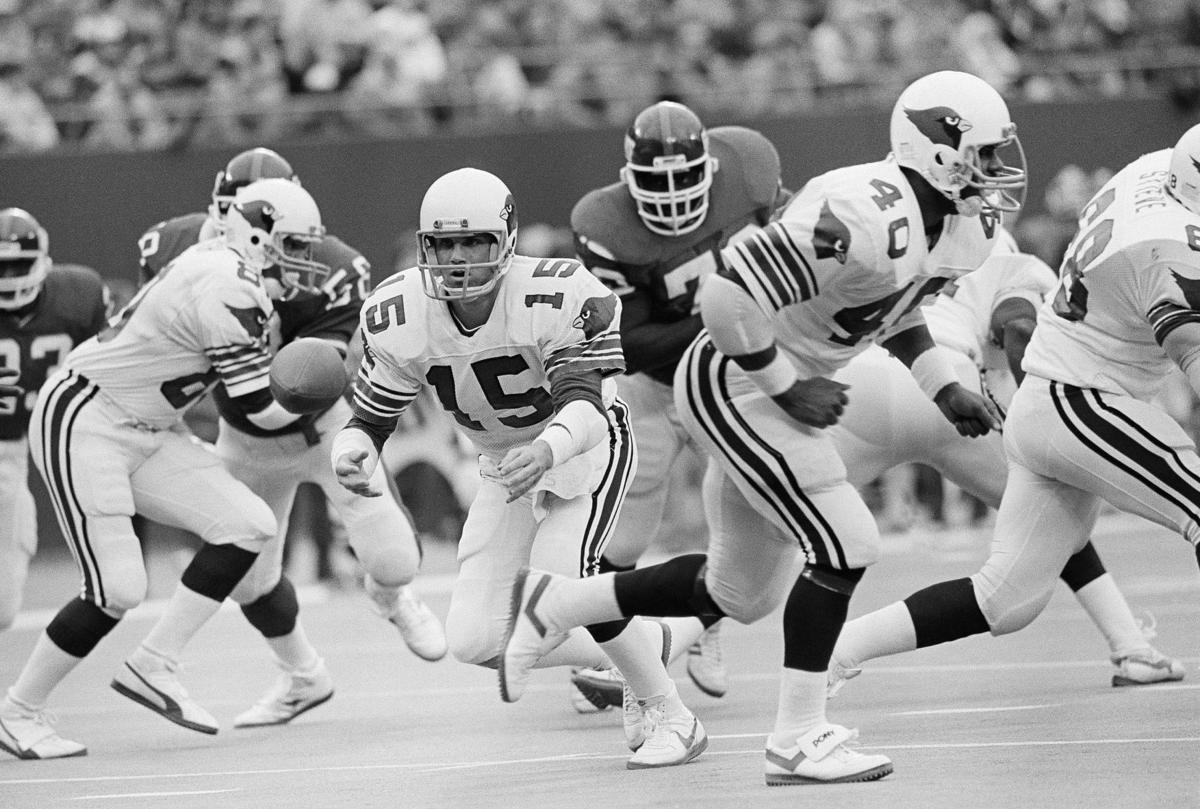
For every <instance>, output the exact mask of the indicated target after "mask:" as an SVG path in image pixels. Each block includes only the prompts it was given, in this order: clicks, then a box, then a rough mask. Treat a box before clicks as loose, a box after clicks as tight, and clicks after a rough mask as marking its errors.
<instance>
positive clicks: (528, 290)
mask: <svg viewBox="0 0 1200 809" xmlns="http://www.w3.org/2000/svg"><path fill="white" fill-rule="evenodd" d="M516 238H517V209H516V206H515V204H514V202H513V197H512V194H511V193H510V192H509V189H508V187H507V186H506V185H505V184H504V182H503V181H501V180H500V178H498V177H496V176H495V175H493V174H490V173H488V172H485V171H480V170H479V169H474V168H461V169H457V170H455V171H451V172H450V173H448V174H445V175H443V176H442V177H440V178H438V179H437V180H436V181H434V183H433V184H432V185H430V187H429V189H428V190H427V191H426V193H425V197H424V199H423V200H422V203H421V212H420V230H419V231H418V233H417V240H418V250H419V259H418V264H417V268H416V269H408V270H406V271H403V272H401V273H398V274H397V275H394V276H392V277H391V278H390V279H388V280H387V281H385V282H384V283H382V284H380V285H379V287H378V288H376V290H375V291H374V292H373V293H372V294H371V296H370V297H369V298H368V299H367V302H366V305H365V307H364V308H363V314H362V324H361V333H362V335H363V339H364V353H363V361H362V365H361V369H360V371H359V375H358V381H357V383H356V385H355V391H354V418H353V419H352V420H351V421H350V422H349V423H348V424H347V425H346V427H345V429H343V430H342V431H341V432H340V433H339V434H338V436H337V438H336V439H335V440H334V450H333V458H332V460H333V464H334V467H335V469H336V471H337V475H338V479H339V480H340V481H341V482H342V485H344V486H346V487H347V488H348V489H350V490H351V491H354V492H357V493H359V494H362V495H364V496H378V495H379V494H380V493H381V492H380V488H379V485H378V483H372V482H371V480H370V478H371V475H372V474H374V472H375V470H376V467H377V464H378V460H379V450H380V448H381V447H382V446H383V442H384V440H385V439H386V438H387V437H388V436H389V435H390V434H391V432H392V430H393V428H394V427H395V423H396V419H397V417H398V416H399V414H400V413H401V412H402V411H403V410H404V409H405V407H407V406H408V404H409V403H410V402H412V400H413V399H414V397H415V396H416V395H417V393H418V392H419V391H420V390H421V389H422V388H423V387H426V386H428V387H431V388H433V391H434V393H435V394H436V395H437V398H438V400H439V401H440V402H441V405H442V408H443V409H445V410H446V412H447V413H448V414H450V415H451V416H453V418H454V419H455V421H456V422H457V423H458V426H459V429H460V430H461V431H462V432H463V433H464V434H465V435H466V436H467V437H468V438H469V439H470V440H471V442H472V443H473V444H474V445H475V448H476V450H477V451H478V453H479V469H480V474H481V476H482V481H481V483H480V487H479V491H478V493H477V494H476V496H475V499H474V501H473V502H472V504H471V507H470V509H469V512H468V516H467V520H466V524H465V525H464V527H463V532H462V537H461V539H460V540H459V543H458V562H459V573H458V577H457V579H456V581H455V585H454V591H453V594H452V596H451V601H450V612H449V615H448V617H447V619H446V631H447V635H448V637H449V642H450V649H451V651H452V652H453V654H454V656H455V657H456V658H457V659H459V660H461V661H463V662H465V663H473V664H476V665H482V666H489V667H495V666H496V665H497V663H498V660H499V653H500V650H501V648H502V646H503V632H504V627H505V625H506V624H507V623H508V613H509V608H510V602H509V594H510V592H511V590H512V585H513V580H514V578H515V577H516V575H517V570H518V569H519V568H520V567H521V566H522V565H525V564H528V563H529V562H530V561H531V560H532V561H534V562H535V563H537V564H539V565H542V566H545V567H547V568H549V569H551V570H556V571H559V572H560V573H562V574H564V575H565V576H571V577H579V576H588V575H591V574H594V573H596V572H597V571H598V569H599V564H600V557H601V554H602V553H603V552H604V545H605V543H606V542H607V541H608V539H609V537H610V536H611V534H612V530H613V525H614V523H615V522H616V519H617V514H618V512H619V511H620V509H621V501H622V500H623V498H624V495H625V491H626V489H627V488H628V486H629V481H630V479H631V477H632V475H633V472H634V467H635V465H636V462H637V459H636V449H635V444H634V442H633V437H632V435H631V434H630V431H629V418H628V409H627V408H626V406H625V403H624V402H622V401H621V399H620V398H619V397H617V396H616V385H615V382H614V380H613V379H612V377H613V376H614V375H616V374H619V373H620V372H621V371H622V370H624V367H625V363H624V359H623V357H622V354H621V338H620V334H619V332H618V326H619V322H620V314H621V303H620V300H619V299H618V298H617V296H616V295H614V294H613V293H612V292H610V291H609V290H608V289H607V288H605V286H604V285H603V284H601V283H600V282H599V281H598V280H597V279H596V278H594V277H593V276H592V275H591V274H589V273H588V272H587V271H585V270H584V269H583V268H582V267H581V266H580V264H579V262H578V261H575V260H573V259H555V258H547V259H538V258H531V257H526V256H520V255H516V254H515V252H514V251H515V245H516ZM589 633H590V634H589ZM593 638H594V640H593ZM597 642H598V643H599V644H600V645H601V646H603V648H604V651H605V652H607V653H608V655H609V656H610V657H611V658H612V659H613V660H614V661H616V662H617V663H618V665H619V666H620V669H621V671H622V672H623V673H624V674H625V676H626V678H627V679H628V681H629V684H630V688H631V690H632V691H633V693H634V694H635V695H636V697H637V698H638V699H639V700H640V706H639V707H640V709H641V710H640V713H639V717H638V719H639V721H638V722H637V724H636V727H634V726H632V725H631V727H630V728H629V729H628V731H629V734H630V735H629V738H628V739H627V741H628V742H629V745H630V747H631V748H632V749H634V750H635V753H634V755H633V757H632V758H631V759H630V760H629V766H630V767H631V768H641V767H665V766H671V765H676V764H683V763H686V762H687V761H690V760H692V759H693V758H695V757H696V756H698V755H699V754H700V753H701V752H702V751H703V750H704V749H705V747H706V746H707V744H708V739H707V736H706V735H705V733H704V728H703V726H702V725H701V724H700V722H699V720H697V719H696V717H695V716H694V715H693V714H692V712H691V711H689V710H688V709H687V708H686V707H685V706H684V705H683V703H682V701H681V700H680V698H679V694H678V692H677V691H676V689H675V684H674V683H673V682H672V681H671V678H670V677H669V676H668V675H667V671H666V668H665V664H664V659H663V658H665V657H666V654H664V653H665V652H668V651H669V642H670V636H669V634H668V633H667V632H666V631H664V630H663V629H662V628H661V627H660V625H657V624H653V623H644V622H641V621H638V620H635V621H624V620H616V621H610V622H606V623H603V624H597V625H595V626H589V627H588V632H576V633H575V634H574V635H573V636H572V637H571V638H570V639H567V640H566V641H565V642H564V643H563V644H562V645H561V646H560V647H559V648H558V649H556V650H554V651H553V652H550V653H549V654H547V656H546V657H545V659H543V660H542V661H541V665H544V666H554V665H586V666H594V665H596V661H597V659H598V658H601V657H602V656H603V654H602V652H601V651H600V649H599V647H598V646H597ZM521 690H522V689H521V688H520V687H513V688H510V689H508V690H504V689H502V690H501V695H502V696H503V697H504V699H505V700H506V701H510V702H511V701H515V700H516V699H518V698H519V697H520V695H521Z"/></svg>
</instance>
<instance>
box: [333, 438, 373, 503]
mask: <svg viewBox="0 0 1200 809" xmlns="http://www.w3.org/2000/svg"><path fill="white" fill-rule="evenodd" d="M365 460H367V451H366V450H363V449H356V450H351V451H349V452H343V453H342V454H341V455H339V456H338V457H337V462H336V463H335V464H334V465H333V471H334V473H335V474H337V479H338V483H340V484H342V485H343V486H345V487H346V488H347V489H349V490H350V491H352V492H354V493H355V494H357V495H360V496H362V497H381V496H382V495H383V492H381V491H379V490H378V489H375V488H372V487H371V479H370V477H368V476H367V473H366V471H365V470H364V469H363V461H365Z"/></svg>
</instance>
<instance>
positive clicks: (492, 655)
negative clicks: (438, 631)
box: [446, 611, 501, 666]
mask: <svg viewBox="0 0 1200 809" xmlns="http://www.w3.org/2000/svg"><path fill="white" fill-rule="evenodd" d="M487 625H489V622H488V621H469V620H462V619H461V618H458V617H456V616H455V614H454V612H453V611H451V612H450V614H449V615H447V616H446V644H447V646H449V647H450V654H451V655H452V656H453V657H454V659H455V660H457V661H458V662H460V663H466V664H468V665H472V666H487V665H488V662H489V661H491V662H492V663H495V661H496V659H497V657H498V654H499V651H500V642H501V639H500V638H499V637H491V636H490V635H489V634H488V633H487V632H485V631H483V627H486V626H487Z"/></svg>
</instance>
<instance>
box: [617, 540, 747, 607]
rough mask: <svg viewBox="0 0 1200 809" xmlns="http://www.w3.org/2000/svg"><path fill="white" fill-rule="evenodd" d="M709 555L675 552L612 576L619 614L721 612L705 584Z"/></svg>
mask: <svg viewBox="0 0 1200 809" xmlns="http://www.w3.org/2000/svg"><path fill="white" fill-rule="evenodd" d="M707 562H708V557H707V556H705V555H704V554H702V553H692V554H687V555H685V556H676V557H675V558H674V559H668V560H667V561H665V562H663V563H662V564H658V565H651V566H650V567H639V568H638V569H637V570H630V571H628V572H626V573H618V574H617V575H616V576H615V577H614V578H613V591H614V593H615V595H616V597H617V605H618V606H619V607H620V608H621V614H622V615H659V616H662V615H666V616H677V615H696V616H700V615H715V616H721V615H724V613H723V612H721V608H720V607H718V606H717V605H716V604H715V603H714V602H713V600H712V599H711V598H709V595H708V589H707V588H706V587H705V586H704V570H705V566H706V564H707Z"/></svg>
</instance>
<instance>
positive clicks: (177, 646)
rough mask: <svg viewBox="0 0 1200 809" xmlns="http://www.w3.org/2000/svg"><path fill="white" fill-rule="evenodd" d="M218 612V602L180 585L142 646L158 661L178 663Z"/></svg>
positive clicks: (219, 606) (219, 603)
mask: <svg viewBox="0 0 1200 809" xmlns="http://www.w3.org/2000/svg"><path fill="white" fill-rule="evenodd" d="M220 608H221V602H219V601H213V600H212V599H211V598H209V597H208V596H202V595H200V594H199V593H197V592H196V591H195V590H192V589H191V588H189V587H185V586H184V585H183V584H180V585H179V586H177V587H176V588H175V592H174V593H172V594H171V600H170V601H168V602H167V608H166V610H165V611H164V612H163V614H162V616H161V617H160V618H159V619H158V621H157V623H155V624H154V626H153V628H151V630H150V634H148V635H146V639H145V640H143V641H142V646H143V647H145V648H146V649H147V650H148V651H150V652H151V653H153V654H156V655H158V656H159V657H163V658H166V659H167V660H170V661H172V662H177V661H178V660H179V657H180V655H182V654H183V649H184V647H185V646H187V645H188V643H189V642H190V641H191V639H192V638H193V637H195V635H196V633H197V632H199V631H200V627H202V626H204V624H205V623H207V622H208V619H209V618H212V617H213V616H214V615H216V614H217V610H218V609H220Z"/></svg>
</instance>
